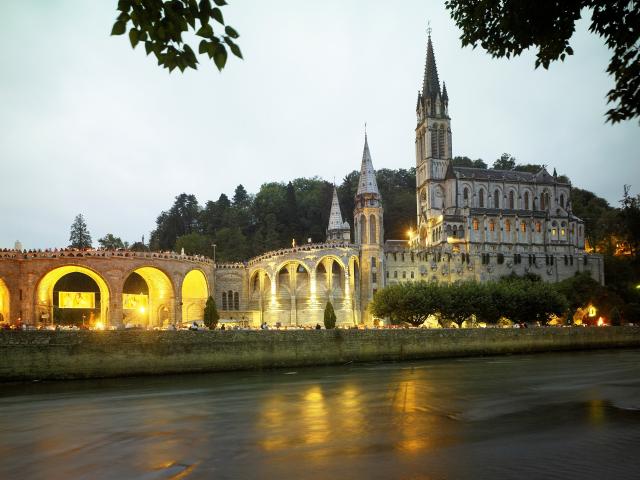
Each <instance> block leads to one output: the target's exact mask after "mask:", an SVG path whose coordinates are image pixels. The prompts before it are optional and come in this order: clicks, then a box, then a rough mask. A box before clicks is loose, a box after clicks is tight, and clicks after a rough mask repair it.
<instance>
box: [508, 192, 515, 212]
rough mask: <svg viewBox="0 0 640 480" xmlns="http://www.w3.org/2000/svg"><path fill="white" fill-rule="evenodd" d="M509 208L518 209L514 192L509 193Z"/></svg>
mask: <svg viewBox="0 0 640 480" xmlns="http://www.w3.org/2000/svg"><path fill="white" fill-rule="evenodd" d="M509 208H510V209H511V210H513V209H514V208H516V202H515V199H514V198H513V190H511V191H510V192H509Z"/></svg>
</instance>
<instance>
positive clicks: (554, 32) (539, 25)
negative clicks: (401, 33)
mask: <svg viewBox="0 0 640 480" xmlns="http://www.w3.org/2000/svg"><path fill="white" fill-rule="evenodd" d="M445 6H446V8H447V9H448V10H449V11H450V13H451V17H452V18H453V20H454V21H455V23H456V25H457V26H458V28H460V29H461V30H462V36H461V37H460V38H461V40H462V46H467V45H471V46H473V47H474V48H475V47H476V46H477V45H478V44H480V45H481V46H482V48H484V49H485V50H486V51H487V52H488V53H489V54H491V56H492V57H497V58H502V57H507V58H509V57H510V56H512V55H513V56H517V55H520V54H521V53H522V52H523V51H524V50H527V49H528V48H530V47H537V49H538V52H537V58H536V62H535V66H536V68H537V67H538V66H540V65H542V66H543V67H544V68H545V69H547V68H549V65H550V64H551V62H553V61H557V60H558V59H560V60H561V61H564V59H565V57H566V56H567V55H573V49H572V48H571V46H570V45H569V40H570V39H571V37H572V36H573V33H574V31H575V23H576V21H577V20H578V19H580V17H581V12H583V11H586V10H590V11H591V25H590V27H589V31H591V32H592V33H596V34H598V35H599V36H601V37H604V39H605V43H606V45H607V46H608V47H609V48H610V49H612V50H613V54H612V57H611V60H610V62H609V67H608V68H607V72H608V73H609V75H612V76H613V77H614V79H615V86H614V88H613V89H611V90H610V91H609V92H608V93H607V97H608V103H610V104H615V106H614V108H612V109H610V110H608V111H607V121H609V122H611V123H616V122H619V121H622V120H628V119H632V118H636V117H638V116H640V68H639V66H640V49H639V48H638V24H639V22H640V13H639V10H638V6H637V3H636V2H633V1H628V0H622V1H620V0H563V1H557V0H555V1H554V0H550V1H545V2H542V3H541V2H531V1H529V0H447V1H446V2H445Z"/></svg>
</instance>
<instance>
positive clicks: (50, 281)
mask: <svg viewBox="0 0 640 480" xmlns="http://www.w3.org/2000/svg"><path fill="white" fill-rule="evenodd" d="M70 273H81V274H83V275H86V276H87V277H89V278H90V279H91V280H93V281H94V282H95V283H96V285H98V290H99V292H100V314H99V316H98V317H97V318H96V319H95V324H96V325H99V323H98V322H101V324H102V325H103V326H106V325H107V324H108V322H109V302H110V299H111V289H110V288H109V284H108V283H107V281H106V280H105V279H104V277H103V276H102V275H100V274H99V273H98V272H96V271H95V270H93V269H91V268H88V267H84V266H81V265H62V266H59V267H55V268H52V269H50V270H48V271H47V272H46V273H45V274H44V275H42V277H41V278H40V279H39V280H38V282H37V283H36V289H35V298H34V303H35V316H36V318H35V323H38V322H39V321H40V318H42V316H43V315H48V317H49V319H50V320H51V321H53V313H54V312H53V310H54V303H55V302H54V298H53V290H54V288H55V286H56V284H57V283H58V281H59V280H60V279H61V278H62V277H64V276H65V275H68V274H70Z"/></svg>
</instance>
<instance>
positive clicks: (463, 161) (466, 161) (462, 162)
mask: <svg viewBox="0 0 640 480" xmlns="http://www.w3.org/2000/svg"><path fill="white" fill-rule="evenodd" d="M451 163H452V164H453V166H454V167H470V168H485V169H486V168H487V164H486V163H485V162H484V160H482V159H481V158H478V159H477V160H471V159H470V158H469V157H453V158H452V159H451Z"/></svg>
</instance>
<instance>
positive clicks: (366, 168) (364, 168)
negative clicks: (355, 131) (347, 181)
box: [356, 132, 380, 195]
mask: <svg viewBox="0 0 640 480" xmlns="http://www.w3.org/2000/svg"><path fill="white" fill-rule="evenodd" d="M363 193H374V194H376V195H380V191H379V190H378V183H377V182H376V171H375V170H374V169H373V162H372V161H371V153H370V152H369V141H368V139H367V134H366V132H365V134H364V149H363V151H362V165H361V166H360V179H359V180H358V192H357V193H356V195H361V194H363Z"/></svg>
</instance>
